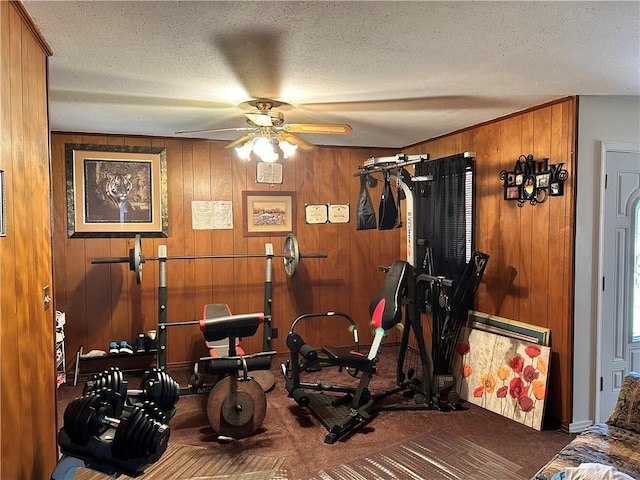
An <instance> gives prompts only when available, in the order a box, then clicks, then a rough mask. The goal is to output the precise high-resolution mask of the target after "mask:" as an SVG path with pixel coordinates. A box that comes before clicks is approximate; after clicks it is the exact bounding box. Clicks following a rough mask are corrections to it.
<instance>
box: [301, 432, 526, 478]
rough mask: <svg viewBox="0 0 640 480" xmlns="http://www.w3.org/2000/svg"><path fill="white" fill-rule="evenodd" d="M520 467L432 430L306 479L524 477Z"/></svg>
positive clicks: (474, 445) (470, 443)
mask: <svg viewBox="0 0 640 480" xmlns="http://www.w3.org/2000/svg"><path fill="white" fill-rule="evenodd" d="M520 469H521V467H520V466H519V465H517V464H515V463H513V462H511V461H509V460H507V459H505V458H503V457H501V456H499V455H496V454H495V453H493V452H491V451H489V450H487V449H485V448H482V447H480V446H478V445H476V444H475V443H472V442H469V441H468V440H465V439H464V438H460V437H457V436H455V435H452V434H450V433H447V432H445V431H443V430H436V431H433V432H430V433H428V434H426V435H423V436H421V437H418V438H417V439H415V440H411V441H408V442H404V443H401V444H398V445H396V446H394V447H391V448H390V449H389V451H387V452H383V453H376V454H373V455H370V456H367V457H364V458H360V459H358V460H354V461H353V462H349V463H347V464H344V465H340V466H338V467H336V468H332V469H329V470H323V471H321V472H320V473H318V474H316V475H314V476H312V477H309V479H308V480H368V479H373V478H375V479H380V480H386V479H403V480H405V479H407V480H408V479H415V480H496V479H500V480H524V477H522V476H520V475H518V474H516V473H514V472H517V471H519V470H520Z"/></svg>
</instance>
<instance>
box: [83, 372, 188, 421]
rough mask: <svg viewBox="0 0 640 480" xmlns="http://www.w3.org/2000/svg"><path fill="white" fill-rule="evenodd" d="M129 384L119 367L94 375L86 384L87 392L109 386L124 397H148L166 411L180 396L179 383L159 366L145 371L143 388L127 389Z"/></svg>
mask: <svg viewBox="0 0 640 480" xmlns="http://www.w3.org/2000/svg"><path fill="white" fill-rule="evenodd" d="M127 385H128V382H127V381H126V380H124V377H123V374H122V371H121V370H120V369H119V368H117V367H110V368H109V369H107V370H104V371H103V372H100V373H97V374H95V375H94V376H93V380H92V381H91V382H90V383H87V385H86V386H85V393H89V392H93V391H98V390H100V389H103V388H107V389H110V390H115V391H116V392H119V393H120V394H121V395H122V396H123V397H137V398H141V399H146V400H148V401H150V402H152V403H155V404H156V405H157V406H158V408H159V409H160V410H162V411H165V412H166V411H169V410H171V409H172V408H173V407H174V406H175V404H176V403H177V401H178V398H179V388H180V387H179V385H178V383H177V382H176V381H175V380H174V379H173V378H171V376H170V375H169V374H168V373H166V372H164V371H162V370H159V369H157V368H154V369H151V370H148V371H146V372H145V374H144V378H143V381H142V388H141V389H138V390H127ZM134 403H136V402H134Z"/></svg>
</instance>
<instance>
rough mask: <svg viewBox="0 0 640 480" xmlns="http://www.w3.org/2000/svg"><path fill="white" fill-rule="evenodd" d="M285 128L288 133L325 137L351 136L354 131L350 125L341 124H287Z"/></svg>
mask: <svg viewBox="0 0 640 480" xmlns="http://www.w3.org/2000/svg"><path fill="white" fill-rule="evenodd" d="M283 128H284V130H285V131H286V132H293V133H319V134H323V135H351V132H352V131H353V130H352V128H351V127H350V126H349V125H347V124H339V123H286V124H284V125H283Z"/></svg>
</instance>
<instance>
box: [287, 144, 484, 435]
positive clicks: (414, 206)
mask: <svg viewBox="0 0 640 480" xmlns="http://www.w3.org/2000/svg"><path fill="white" fill-rule="evenodd" d="M428 159H429V157H428V155H397V156H395V157H385V158H373V159H369V160H367V161H366V162H365V164H364V165H363V166H362V167H360V168H359V171H358V172H356V173H355V174H354V176H367V177H368V178H369V182H371V181H372V180H375V179H371V178H370V177H371V176H372V175H373V174H376V173H381V174H382V175H383V177H384V178H385V181H388V180H389V179H395V181H396V183H397V185H398V197H399V199H400V197H401V195H403V196H404V199H405V200H406V207H405V223H404V224H405V225H406V242H407V243H406V252H407V260H406V261H396V262H394V263H393V265H392V266H391V267H388V268H384V267H381V269H383V270H386V271H387V275H386V277H385V279H384V282H383V285H382V288H381V290H380V292H379V293H378V295H377V296H376V297H375V298H374V299H373V301H372V302H371V304H370V307H369V312H370V314H371V324H372V326H373V327H374V328H375V329H376V330H375V332H376V333H375V335H374V339H373V343H372V345H371V348H370V350H369V352H368V353H361V352H360V350H359V344H358V334H357V329H356V327H355V322H353V320H352V319H351V318H350V317H349V316H348V315H346V314H343V313H339V312H325V313H316V314H307V315H302V316H301V317H298V318H297V319H296V320H295V321H294V322H293V324H292V326H291V329H290V331H289V336H288V337H287V346H288V347H289V349H290V351H291V358H290V360H288V361H287V363H286V364H285V365H283V366H282V370H283V373H284V375H285V378H286V389H287V391H288V393H289V396H290V397H292V398H293V399H294V400H295V401H296V403H297V404H298V405H299V406H301V407H308V408H309V409H310V410H311V411H312V412H313V413H314V415H315V416H316V417H317V418H318V419H319V420H320V421H321V422H322V423H323V425H324V426H325V427H326V428H327V430H328V431H329V433H328V434H327V435H326V437H325V442H326V443H334V442H335V441H337V440H338V439H339V438H340V437H342V436H344V435H345V434H347V433H349V432H351V431H353V430H354V429H355V428H357V427H359V426H360V425H362V424H364V423H366V422H367V421H368V420H369V419H370V417H371V415H372V414H373V413H375V412H378V411H382V410H436V409H437V410H459V409H461V408H462V407H461V404H460V401H459V396H458V394H457V393H456V392H455V391H454V389H453V387H454V385H455V381H454V378H453V375H451V373H450V370H448V368H445V369H443V368H442V366H441V365H434V358H433V356H432V354H431V352H430V351H429V350H428V349H427V346H426V342H425V334H424V332H423V328H422V314H423V313H432V312H435V311H436V310H437V312H438V317H437V318H436V315H435V313H432V321H433V322H437V323H438V324H439V325H436V326H435V327H434V329H433V331H432V332H431V333H432V344H434V343H443V342H444V343H447V345H448V343H451V342H455V341H456V339H457V331H458V329H459V325H460V317H459V315H457V313H458V312H457V311H455V310H454V311H453V313H454V314H456V315H452V306H453V308H454V309H455V308H456V307H455V305H454V304H455V302H456V301H459V300H460V299H461V298H463V297H464V299H466V300H468V298H469V297H470V298H471V299H472V298H473V296H474V294H475V291H476V288H477V285H478V283H479V281H480V278H481V277H482V273H483V271H484V266H485V265H486V261H487V259H488V256H486V255H484V254H480V253H476V254H474V255H473V258H472V261H471V262H469V264H468V266H467V269H466V270H465V274H464V275H463V276H462V278H460V279H455V280H454V279H448V278H445V277H443V276H438V275H436V274H435V272H434V269H433V268H431V270H429V271H425V269H424V267H422V265H421V266H418V267H416V261H415V258H416V254H417V251H418V249H417V248H416V247H417V246H418V245H421V246H424V245H425V244H426V242H425V240H424V239H422V238H420V239H417V240H416V236H415V233H416V232H415V228H416V222H419V221H420V211H419V210H420V208H419V201H420V199H421V197H422V196H423V195H424V194H425V190H427V189H428V188H430V185H431V184H432V182H433V176H432V175H427V174H421V173H419V169H418V168H417V167H418V166H419V165H421V164H424V163H426V162H427V161H428ZM410 165H414V166H416V172H418V173H415V174H411V173H410V172H409V171H408V170H407V168H406V167H408V166H410ZM401 192H402V193H401ZM416 214H417V215H416ZM387 220H388V219H387ZM398 225H401V224H400V222H396V226H398ZM429 251H430V250H429ZM423 264H424V262H423ZM421 267H422V268H421ZM450 289H455V292H456V295H450V294H449V293H448V292H449V290H450ZM428 294H430V295H428ZM432 298H437V299H438V300H439V301H440V302H442V307H441V308H440V307H437V308H434V309H433V310H432V311H427V308H426V305H427V304H428V303H429V302H430V301H431V299H432ZM450 298H451V300H450ZM380 304H382V305H384V307H380V308H379V307H378V305H380ZM441 310H448V312H449V314H448V315H446V316H442V319H441V317H440V315H439V312H440V311H441ZM403 311H404V314H403ZM333 315H337V316H341V317H344V318H345V319H346V320H347V321H348V322H349V324H350V329H351V330H352V331H353V334H354V348H347V349H346V350H345V349H344V348H342V349H340V348H336V347H327V346H323V347H322V348H321V349H320V352H318V351H317V350H316V349H314V348H313V347H311V346H310V345H308V344H306V343H305V342H304V340H303V339H302V338H301V336H300V335H299V334H298V333H297V332H296V331H295V327H296V326H297V325H298V324H299V323H300V322H301V321H305V320H307V319H309V318H313V317H321V316H333ZM465 318H466V317H465ZM441 320H442V321H441ZM396 325H401V326H402V331H403V334H402V339H401V342H400V345H399V347H398V356H397V361H396V362H397V363H396V386H395V387H394V388H392V389H390V390H387V391H384V392H381V393H377V394H372V392H370V391H369V381H370V379H371V378H372V377H373V375H374V374H375V372H376V364H377V361H378V353H379V351H380V348H381V346H382V342H383V339H384V337H385V336H386V332H387V331H388V330H389V328H392V327H394V326H396ZM454 345H455V343H454ZM434 351H438V352H441V351H442V349H438V348H437V347H435V346H434V345H432V352H434ZM437 360H438V361H441V360H442V358H441V355H438V357H437ZM318 366H320V367H321V368H327V367H338V369H339V370H340V371H341V370H343V369H345V370H346V371H347V372H348V373H349V374H351V375H352V376H358V375H361V377H360V381H359V383H358V384H357V386H356V387H349V386H343V385H334V384H333V383H332V382H327V381H323V380H320V381H318V382H315V383H305V382H303V381H301V374H304V372H307V371H312V369H316V368H317V367H318ZM311 392H315V393H311ZM336 393H340V394H343V395H342V396H340V395H335V394H336ZM398 393H402V394H403V395H402V396H403V397H409V398H411V399H412V400H413V401H412V402H411V401H400V402H398V403H388V402H383V401H382V399H384V398H386V397H389V396H391V395H393V394H398Z"/></svg>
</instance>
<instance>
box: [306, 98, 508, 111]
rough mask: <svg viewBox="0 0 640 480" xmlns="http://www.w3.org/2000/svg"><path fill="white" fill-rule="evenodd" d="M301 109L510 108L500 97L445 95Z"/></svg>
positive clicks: (362, 101)
mask: <svg viewBox="0 0 640 480" xmlns="http://www.w3.org/2000/svg"><path fill="white" fill-rule="evenodd" d="M298 106H299V107H301V108H306V109H308V110H313V111H318V112H379V111H384V110H392V111H397V112H404V111H416V110H452V109H458V108H466V109H472V108H487V107H496V106H498V107H499V106H509V102H508V100H506V99H504V98H499V97H478V96H471V95H444V96H433V97H416V98H396V99H386V100H360V101H352V102H327V103H305V104H302V105H298Z"/></svg>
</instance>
